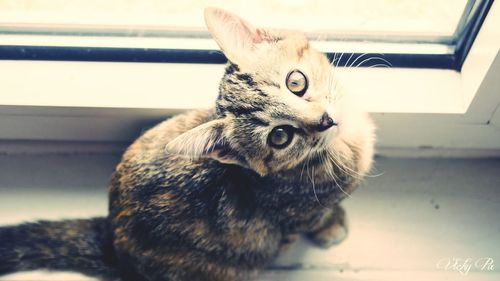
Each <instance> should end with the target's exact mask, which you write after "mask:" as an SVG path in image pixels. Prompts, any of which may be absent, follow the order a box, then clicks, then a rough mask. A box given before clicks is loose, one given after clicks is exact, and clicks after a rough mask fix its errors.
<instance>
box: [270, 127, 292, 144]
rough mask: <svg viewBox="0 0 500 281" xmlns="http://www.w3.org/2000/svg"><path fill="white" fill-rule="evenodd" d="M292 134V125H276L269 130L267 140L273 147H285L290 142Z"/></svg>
mask: <svg viewBox="0 0 500 281" xmlns="http://www.w3.org/2000/svg"><path fill="white" fill-rule="evenodd" d="M294 134H295V129H294V128H293V127H292V126H288V125H284V126H278V127H275V128H274V129H273V130H272V131H271V133H270V134H269V136H268V139H267V141H268V143H269V145H270V146H272V147H274V148H285V147H287V146H288V145H289V144H290V143H291V142H292V139H293V135H294Z"/></svg>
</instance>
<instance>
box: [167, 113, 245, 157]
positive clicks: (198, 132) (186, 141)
mask: <svg viewBox="0 0 500 281" xmlns="http://www.w3.org/2000/svg"><path fill="white" fill-rule="evenodd" d="M226 128H227V121H226V120H224V119H216V120H213V121H209V122H207V123H204V124H202V125H199V126H197V127H195V128H193V129H191V130H189V131H187V132H185V133H183V134H181V135H179V136H178V137H176V138H175V139H173V140H172V141H171V142H169V143H168V144H167V147H166V148H167V151H168V152H170V153H173V154H177V155H183V156H186V157H189V158H191V159H199V158H203V157H208V158H213V159H216V160H218V161H219V162H222V163H228V164H229V163H231V164H240V165H244V159H241V158H240V156H239V155H238V154H237V153H236V150H234V149H233V148H232V147H231V145H230V143H229V141H228V139H227V138H226V137H225V136H224V131H225V130H226Z"/></svg>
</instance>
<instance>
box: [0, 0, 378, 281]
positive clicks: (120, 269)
mask: <svg viewBox="0 0 500 281" xmlns="http://www.w3.org/2000/svg"><path fill="white" fill-rule="evenodd" d="M205 21H206V24H207V27H208V30H209V31H210V33H211V34H212V36H213V38H214V39H215V41H216V42H217V43H218V45H219V46H220V48H221V50H222V51H223V52H224V54H225V56H226V57H227V59H228V64H227V66H226V69H225V73H224V74H223V78H222V81H221V82H220V88H219V95H218V97H217V100H216V102H215V106H214V107H213V108H209V109H197V110H192V111H189V112H186V113H184V114H180V115H177V116H175V117H173V118H171V119H169V120H166V121H164V122H163V123H160V124H159V125H157V126H156V127H154V128H152V129H150V130H148V131H147V132H145V133H144V134H143V135H142V136H141V137H139V138H138V139H137V140H136V141H135V142H134V143H133V144H132V145H131V146H130V147H129V148H128V149H127V150H126V152H125V153H124V155H123V157H122V159H121V162H120V163H119V164H118V165H117V167H116V169H115V171H114V173H113V176H112V179H111V182H110V188H109V215H108V217H106V218H104V217H103V218H92V219H80V220H65V221H39V222H36V223H26V224H21V225H15V226H5V227H2V228H0V274H7V273H12V272H16V271H23V270H33V269H39V268H45V269H51V270H66V271H68V270H70V271H77V272H82V273H84V274H87V275H89V276H95V277H98V278H100V279H102V280H127V281H132V280H136V281H138V280H150V281H153V280H170V281H188V280H189V281H194V280H203V281H206V280H246V279H251V278H253V277H255V276H256V274H257V273H258V271H259V269H262V268H264V267H265V266H267V265H269V264H270V263H271V262H272V261H273V259H274V258H275V257H276V256H277V255H278V254H279V253H280V252H281V251H283V250H284V249H286V248H287V247H288V246H289V245H290V244H291V243H293V242H294V241H295V240H296V238H297V237H298V235H300V234H305V235H306V236H307V237H309V238H310V239H311V240H312V241H314V242H315V243H317V244H318V245H320V246H322V247H329V246H331V245H333V244H336V243H339V242H340V241H342V239H344V238H345V236H346V235H347V226H346V217H345V212H344V210H343V209H342V207H341V206H340V205H339V203H340V201H341V200H342V199H344V198H345V197H346V196H348V194H350V193H351V192H352V191H353V190H354V189H355V188H356V187H357V186H358V185H359V183H360V181H361V180H362V178H363V175H365V174H366V173H367V172H368V171H369V169H370V167H371V164H372V159H373V146H374V141H375V136H374V125H373V123H372V121H371V119H370V117H369V116H368V115H367V114H366V113H364V112H363V111H359V110H356V109H355V106H354V105H355V103H354V104H353V103H349V102H348V100H349V99H348V98H349V97H348V96H346V95H341V93H337V92H336V91H334V89H333V87H332V83H331V82H332V77H331V75H332V65H331V64H330V62H329V60H328V59H327V57H326V56H325V55H324V54H322V53H320V52H318V51H316V50H315V49H314V48H313V47H312V46H311V45H310V43H309V42H308V40H307V38H306V37H305V36H304V35H303V34H302V33H299V32H296V31H288V30H270V29H262V28H255V27H253V26H252V25H251V24H250V23H248V22H247V21H245V20H244V19H242V18H240V17H239V16H237V15H235V14H232V13H230V12H227V11H224V10H221V9H217V8H207V9H206V10H205ZM193 79H196V77H193Z"/></svg>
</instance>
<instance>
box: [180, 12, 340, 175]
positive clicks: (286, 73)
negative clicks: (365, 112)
mask: <svg viewBox="0 0 500 281" xmlns="http://www.w3.org/2000/svg"><path fill="white" fill-rule="evenodd" d="M205 20H206V23H207V27H208V29H209V31H210V33H211V34H212V36H213V38H214V39H215V40H216V42H217V43H218V44H219V46H220V48H221V49H222V51H223V52H224V54H225V55H226V57H227V58H228V60H229V64H228V66H227V68H226V72H225V74H224V77H223V79H222V81H221V84H220V93H219V97H218V99H217V101H216V112H217V118H216V119H215V120H213V121H210V122H207V123H205V124H202V125H200V126H198V127H196V128H194V129H192V130H190V131H188V132H186V133H184V134H182V135H181V136H179V137H177V138H176V139H175V140H174V141H173V142H172V143H171V144H170V147H171V148H173V149H174V150H176V151H177V152H180V153H183V154H186V155H189V156H191V157H211V158H214V159H216V160H218V161H220V162H223V163H232V164H237V165H241V166H244V167H247V168H250V169H252V170H254V171H256V172H257V173H259V174H260V175H266V174H268V173H273V172H277V171H282V170H286V169H291V168H293V167H295V166H297V165H298V164H299V163H300V162H302V161H304V160H305V159H306V158H308V157H311V156H312V155H314V154H315V153H316V154H317V153H318V152H321V151H322V150H325V149H327V147H328V145H329V144H330V143H331V142H332V140H333V139H334V138H335V137H337V136H338V134H339V131H341V130H342V126H343V117H342V112H341V106H340V105H339V104H338V103H337V102H336V101H337V100H336V98H335V93H333V89H332V77H331V75H332V73H331V71H332V66H331V65H330V62H329V61H328V59H327V57H326V56H325V55H324V54H323V53H320V52H318V51H317V50H315V49H314V48H313V47H312V46H311V45H310V44H309V41H308V40H307V38H306V37H305V36H304V35H303V34H301V33H299V32H292V31H277V30H266V29H261V28H255V27H253V26H252V25H250V24H249V23H248V22H246V21H245V20H243V19H242V18H240V17H238V16H236V15H234V14H232V13H229V12H226V11H224V10H220V9H214V8H208V9H206V10H205Z"/></svg>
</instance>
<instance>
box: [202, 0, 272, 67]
mask: <svg viewBox="0 0 500 281" xmlns="http://www.w3.org/2000/svg"><path fill="white" fill-rule="evenodd" d="M205 23H206V25H207V27H208V31H210V33H211V34H212V36H213V38H214V39H215V41H216V42H217V44H218V45H219V47H220V48H221V49H222V51H223V52H224V54H225V55H226V57H227V58H228V59H229V61H231V62H232V63H235V64H239V63H240V61H241V60H243V59H245V57H246V56H248V52H251V51H252V50H253V49H254V48H255V45H256V44H259V43H261V42H262V41H264V39H265V32H264V31H263V30H262V29H258V28H255V27H253V26H252V25H251V24H250V23H248V22H247V21H245V20H244V19H242V18H240V17H239V16H237V15H235V14H232V13H230V12H227V11H224V10H221V9H217V8H206V9H205Z"/></svg>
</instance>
